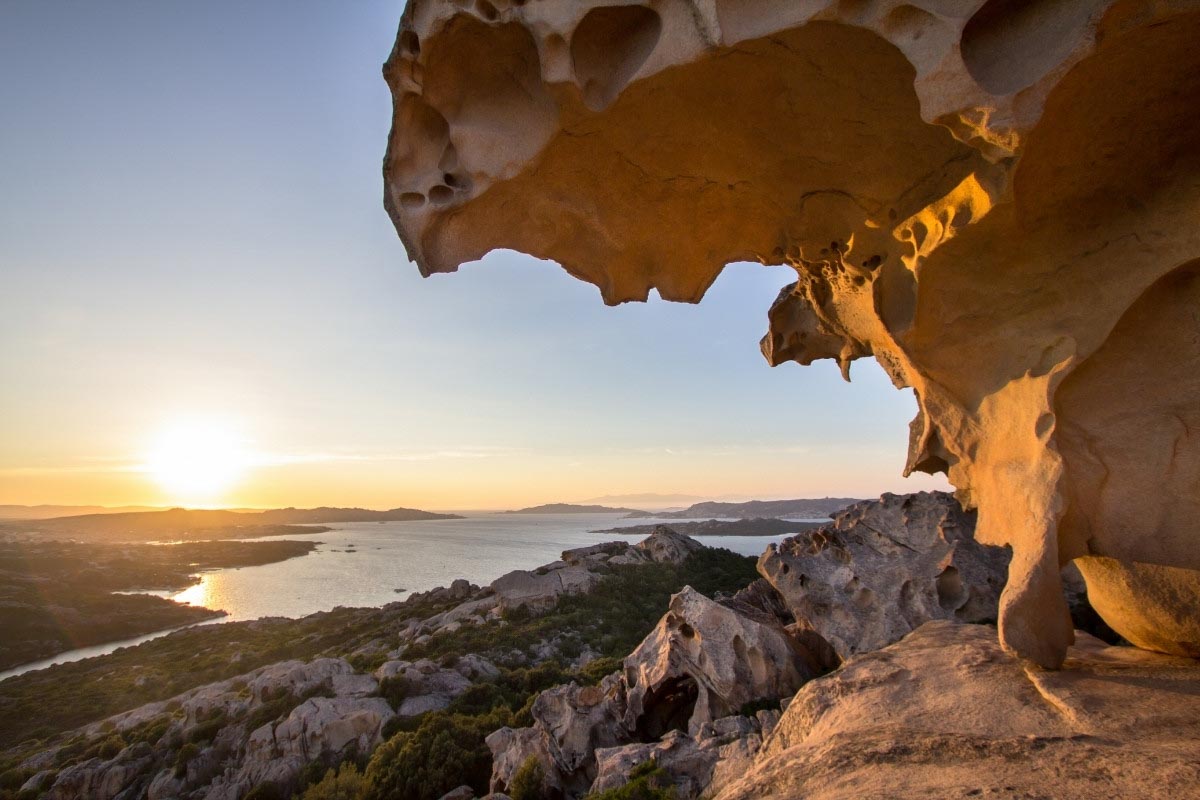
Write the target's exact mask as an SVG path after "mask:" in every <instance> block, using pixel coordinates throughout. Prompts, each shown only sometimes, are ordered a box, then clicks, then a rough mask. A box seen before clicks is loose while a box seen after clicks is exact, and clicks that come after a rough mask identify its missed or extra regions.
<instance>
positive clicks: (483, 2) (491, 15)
mask: <svg viewBox="0 0 1200 800" xmlns="http://www.w3.org/2000/svg"><path fill="white" fill-rule="evenodd" d="M475 10H476V11H478V12H479V16H481V17H483V18H484V19H486V20H487V21H488V22H495V21H496V20H497V19H498V18H499V17H500V12H499V11H497V10H496V7H495V6H494V5H492V4H491V3H489V2H488V1H487V0H479V2H477V3H476V4H475Z"/></svg>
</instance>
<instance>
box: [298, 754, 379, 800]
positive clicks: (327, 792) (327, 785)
mask: <svg viewBox="0 0 1200 800" xmlns="http://www.w3.org/2000/svg"><path fill="white" fill-rule="evenodd" d="M366 785H367V784H366V778H365V776H364V775H363V774H362V773H361V772H359V771H358V766H357V765H355V764H354V762H353V761H349V762H347V763H345V764H342V766H341V767H340V768H338V769H330V770H328V771H326V773H325V777H323V778H321V780H319V781H317V782H316V783H314V784H313V785H312V786H309V787H308V788H307V789H305V790H304V794H302V795H300V800H359V798H360V797H362V794H363V791H364V790H365V789H366Z"/></svg>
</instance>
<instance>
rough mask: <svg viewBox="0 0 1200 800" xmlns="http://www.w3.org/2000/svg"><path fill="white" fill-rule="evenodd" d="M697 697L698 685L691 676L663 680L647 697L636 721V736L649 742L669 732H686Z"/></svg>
mask: <svg viewBox="0 0 1200 800" xmlns="http://www.w3.org/2000/svg"><path fill="white" fill-rule="evenodd" d="M699 698H700V687H699V686H697V685H696V681H695V680H694V679H693V678H692V677H691V676H690V675H680V676H679V677H676V678H670V679H668V680H666V681H664V682H663V683H662V685H660V686H659V687H658V688H656V689H653V690H651V691H650V693H649V694H648V695H647V696H646V700H645V703H644V705H643V707H644V708H645V709H646V710H645V712H644V713H643V714H642V716H641V717H640V718H639V719H638V721H637V734H638V739H639V740H640V741H643V742H650V741H655V740H657V739H659V738H661V737H662V735H663V734H664V733H667V732H668V731H686V730H687V726H688V720H690V719H691V718H692V712H694V711H695V710H696V701H697V700H698V699H699Z"/></svg>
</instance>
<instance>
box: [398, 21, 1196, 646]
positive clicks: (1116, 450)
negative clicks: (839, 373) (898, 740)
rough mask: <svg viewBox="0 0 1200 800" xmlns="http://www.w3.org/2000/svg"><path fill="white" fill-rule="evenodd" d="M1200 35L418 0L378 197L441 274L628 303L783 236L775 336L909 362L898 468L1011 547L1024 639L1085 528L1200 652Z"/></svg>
mask: <svg viewBox="0 0 1200 800" xmlns="http://www.w3.org/2000/svg"><path fill="white" fill-rule="evenodd" d="M1196 42H1200V3H1196V2H1175V3H1150V2H1110V1H1107V0H1077V1H1076V2H1057V1H1052V0H1009V1H1008V2H1003V1H1002V0H988V2H986V3H981V2H958V1H957V0H955V2H949V0H923V1H922V2H920V3H917V4H898V3H894V2H885V1H884V0H880V1H879V2H869V1H868V0H857V1H854V2H851V0H842V2H818V1H817V0H813V1H812V2H801V1H800V0H651V2H648V3H643V4H636V3H634V4H613V5H607V6H606V5H601V4H598V3H596V2H591V1H590V0H579V1H576V2H566V1H565V0H558V1H557V2H555V1H553V0H528V2H524V3H504V2H487V0H476V1H475V2H467V1H466V0H457V1H456V2H451V1H450V0H435V1H433V2H431V1H430V0H411V2H410V3H409V6H408V9H407V10H406V12H405V16H404V20H403V21H402V25H401V31H400V35H399V37H398V40H397V45H396V49H395V51H394V52H393V54H392V57H391V58H390V59H389V61H388V63H387V65H386V67H385V75H386V77H387V79H388V82H389V84H390V85H391V88H392V91H393V95H394V98H395V116H394V124H393V130H392V134H391V137H390V140H389V144H388V152H387V156H386V159H385V163H384V176H385V184H386V186H385V204H386V206H387V208H388V211H389V213H390V214H391V215H392V218H393V220H394V222H395V224H396V227H397V230H398V231H399V232H400V235H401V238H402V239H403V240H404V242H405V245H406V247H407V248H408V252H409V255H410V256H411V257H412V258H413V259H414V260H415V261H416V262H417V264H418V265H419V266H420V268H421V270H422V271H423V272H424V273H426V274H429V273H433V272H447V271H453V270H454V269H456V268H457V266H458V265H459V264H461V263H464V262H466V261H470V260H474V259H477V258H480V257H481V256H483V255H484V254H485V253H487V252H488V251H490V250H492V249H495V248H500V247H505V248H512V249H516V250H520V251H523V252H526V253H529V254H531V255H534V256H538V257H540V258H547V259H553V260H555V261H557V262H558V263H560V264H562V265H563V267H564V268H565V269H567V270H568V271H569V272H570V273H571V274H572V275H575V276H576V277H579V278H581V279H583V280H586V281H589V282H590V283H593V284H595V285H596V286H597V287H599V288H600V291H601V294H602V295H603V298H604V300H605V302H607V303H610V304H614V303H619V302H624V301H627V300H642V299H645V298H646V296H647V294H648V292H649V291H650V289H652V288H653V289H656V290H657V291H658V292H659V293H660V294H661V295H662V296H663V297H664V298H667V299H671V300H680V301H687V302H696V301H698V300H699V299H700V298H701V297H702V296H703V294H704V291H705V290H706V289H707V287H708V286H709V285H710V284H711V283H712V281H713V280H714V279H715V278H716V276H717V274H718V273H719V272H720V271H721V269H722V267H723V266H724V265H725V264H727V263H730V262H732V261H739V260H755V261H760V262H762V263H764V264H771V265H786V266H790V267H791V268H793V269H794V270H795V271H796V275H797V280H796V283H795V284H794V285H793V286H792V287H791V288H790V289H789V290H787V291H785V292H784V293H783V294H782V295H781V296H780V297H779V299H777V300H776V302H775V304H774V305H773V307H772V308H771V310H770V312H769V320H770V329H769V332H768V333H767V335H766V337H764V339H763V342H762V350H763V353H764V355H766V357H767V358H768V360H769V361H771V363H773V364H778V363H782V362H784V361H797V362H800V363H802V364H807V363H810V362H811V361H813V360H815V359H818V358H833V359H837V360H838V361H839V363H840V364H841V365H842V368H843V371H844V373H845V374H847V375H848V374H849V364H850V362H851V361H852V360H854V359H856V358H860V357H862V356H867V355H870V356H874V357H875V358H876V359H878V360H879V362H880V363H881V364H882V365H883V367H884V368H885V369H886V370H887V372H888V374H889V375H890V376H891V377H892V379H893V381H894V382H895V383H896V385H897V386H911V387H912V388H913V389H914V390H915V393H916V396H917V398H918V404H919V408H920V410H919V413H918V416H917V418H916V419H915V420H914V422H913V425H912V440H911V445H910V453H909V469H910V470H921V471H927V472H934V471H945V472H946V473H947V474H948V475H949V477H950V480H951V482H952V483H953V484H954V485H955V486H956V487H957V489H958V495H959V498H960V499H961V500H962V501H963V502H964V503H965V504H966V505H968V506H974V507H977V508H978V509H979V514H980V517H979V527H978V530H977V538H978V539H979V540H980V541H982V542H986V543H990V544H1011V545H1012V546H1013V553H1014V555H1013V562H1012V566H1011V568H1010V574H1009V582H1008V585H1007V588H1006V590H1005V593H1004V597H1003V601H1002V606H1001V620H1000V623H1001V625H1000V627H1001V634H1000V635H1001V639H1002V641H1003V643H1004V644H1005V645H1006V646H1007V647H1009V649H1012V650H1015V651H1016V652H1018V653H1020V654H1021V655H1023V656H1026V657H1028V658H1031V659H1033V660H1035V661H1037V662H1039V663H1041V664H1043V665H1047V666H1057V665H1058V664H1059V663H1060V662H1061V660H1062V657H1063V653H1064V652H1065V650H1066V647H1067V645H1068V644H1069V643H1070V641H1071V639H1072V632H1071V627H1070V623H1069V619H1068V616H1067V612H1066V607H1065V605H1064V603H1063V600H1062V594H1061V589H1060V585H1059V577H1058V573H1059V567H1060V565H1061V564H1062V563H1065V562H1066V561H1068V560H1071V559H1076V558H1080V567H1081V569H1082V570H1083V572H1084V574H1085V576H1086V577H1087V579H1088V582H1089V588H1090V590H1091V592H1092V594H1093V595H1094V596H1095V597H1096V598H1098V601H1097V608H1098V609H1099V610H1100V611H1101V613H1102V614H1104V616H1105V618H1106V620H1107V621H1108V622H1109V623H1110V624H1111V625H1113V627H1114V628H1116V629H1117V630H1118V631H1119V632H1121V633H1122V634H1123V635H1125V636H1126V637H1127V638H1129V639H1130V640H1131V641H1133V642H1135V643H1137V644H1140V645H1143V646H1146V647H1151V648H1154V649H1159V650H1165V651H1168V652H1177V653H1190V654H1193V655H1194V654H1196V653H1197V652H1198V647H1200V644H1198V643H1200V621H1198V620H1200V572H1198V571H1200V528H1198V527H1197V522H1196V520H1198V519H1200V442H1198V440H1197V439H1196V438H1195V434H1194V432H1195V431H1197V430H1200V378H1198V377H1197V376H1198V375H1200V312H1198V309H1200V225H1198V224H1197V221H1198V220H1200V128H1198V127H1197V126H1196V124H1195V115H1196V109H1197V108H1200V49H1198V48H1197V47H1196ZM1083 556H1087V557H1088V558H1081V557H1083Z"/></svg>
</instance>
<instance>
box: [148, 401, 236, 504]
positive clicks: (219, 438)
mask: <svg viewBox="0 0 1200 800" xmlns="http://www.w3.org/2000/svg"><path fill="white" fill-rule="evenodd" d="M144 466H145V471H146V472H147V473H148V474H149V475H150V477H152V478H153V479H154V481H155V482H156V483H157V484H158V485H159V486H160V487H161V488H162V489H163V490H164V491H165V492H167V493H168V495H169V496H170V498H171V500H172V502H174V503H179V504H188V505H202V504H207V503H214V502H219V501H221V500H223V499H224V498H225V495H226V494H227V493H228V492H229V491H230V490H231V489H232V488H234V487H235V486H236V485H237V483H238V482H239V481H240V480H241V479H242V478H243V477H244V476H245V474H246V472H247V470H248V469H249V467H250V456H249V454H248V452H247V451H246V449H245V447H244V446H243V444H242V442H241V441H239V439H238V437H237V436H235V435H234V434H233V433H232V432H231V431H230V430H229V429H228V428H225V427H222V425H221V424H220V423H216V422H210V421H185V422H176V423H173V424H172V425H171V426H169V427H167V428H165V429H164V430H163V431H162V432H161V433H160V434H159V435H158V438H157V439H156V440H155V443H154V445H153V447H152V448H151V450H150V452H149V453H148V454H147V457H146V461H145V465H144Z"/></svg>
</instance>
